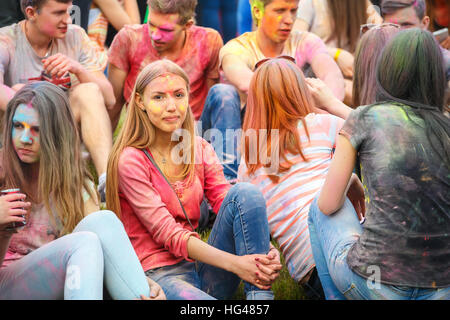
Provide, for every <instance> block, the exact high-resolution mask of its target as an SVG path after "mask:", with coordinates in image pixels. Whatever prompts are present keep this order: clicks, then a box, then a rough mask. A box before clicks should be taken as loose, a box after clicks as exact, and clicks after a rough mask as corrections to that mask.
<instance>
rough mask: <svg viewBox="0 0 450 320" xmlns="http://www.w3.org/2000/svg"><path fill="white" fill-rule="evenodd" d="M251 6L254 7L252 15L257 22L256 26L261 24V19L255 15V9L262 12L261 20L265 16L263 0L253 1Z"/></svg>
mask: <svg viewBox="0 0 450 320" xmlns="http://www.w3.org/2000/svg"><path fill="white" fill-rule="evenodd" d="M250 4H251V6H252V13H253V16H254V18H255V20H256V24H259V19H258V18H257V17H256V16H255V14H254V9H253V8H257V9H258V10H259V12H260V18H261V19H262V16H263V15H264V3H263V2H262V1H261V0H251V1H250Z"/></svg>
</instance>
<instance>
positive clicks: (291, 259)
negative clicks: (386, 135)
mask: <svg viewBox="0 0 450 320" xmlns="http://www.w3.org/2000/svg"><path fill="white" fill-rule="evenodd" d="M313 110H314V103H313V99H312V97H311V95H310V93H309V91H308V88H307V84H306V82H305V79H304V76H303V73H302V72H301V71H300V69H299V68H298V67H297V66H296V64H295V63H293V62H291V61H289V60H287V59H283V58H275V59H270V60H268V61H266V62H264V63H263V64H261V66H260V67H259V68H258V69H257V70H256V72H255V74H254V76H253V78H252V81H251V84H250V89H249V95H248V102H247V112H246V115H245V119H244V125H243V140H242V147H243V157H244V159H243V160H242V161H241V165H240V167H239V175H238V178H239V180H240V181H247V182H251V183H253V184H254V185H256V186H257V187H258V188H259V189H260V190H261V191H262V193H263V195H264V198H265V199H266V205H267V217H268V220H269V228H270V232H271V235H272V237H273V238H274V239H276V241H277V242H278V244H279V245H280V248H281V250H282V252H283V255H284V257H285V259H286V264H287V267H288V270H289V273H290V274H291V276H292V277H293V278H294V279H295V280H296V281H297V282H298V283H299V284H302V285H305V289H306V291H307V292H308V291H309V292H311V291H312V293H313V295H311V297H314V296H321V286H320V282H319V281H318V278H317V276H316V273H315V263H314V259H313V257H312V252H311V246H310V244H309V232H308V224H307V217H308V211H309V206H310V204H311V202H312V201H313V199H314V196H315V195H316V193H317V192H318V191H319V190H320V188H321V187H322V185H323V183H324V181H325V176H326V174H327V172H328V167H329V165H330V163H331V158H332V155H333V150H334V148H335V144H336V137H337V134H338V132H339V130H340V128H341V127H342V125H343V122H344V121H343V120H342V119H340V118H338V117H335V116H333V115H329V114H314V113H311V111H313ZM252 138H254V139H253V140H252ZM262 139H264V140H262ZM254 151H256V154H257V157H256V158H254V157H253V155H254V154H255V152H254ZM269 154H270V155H269Z"/></svg>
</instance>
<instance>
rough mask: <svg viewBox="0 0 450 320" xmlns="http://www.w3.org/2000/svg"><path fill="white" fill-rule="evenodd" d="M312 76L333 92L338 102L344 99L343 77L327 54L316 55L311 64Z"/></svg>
mask: <svg viewBox="0 0 450 320" xmlns="http://www.w3.org/2000/svg"><path fill="white" fill-rule="evenodd" d="M311 67H312V70H313V71H314V74H315V75H316V76H317V77H318V78H319V79H321V80H322V81H323V82H325V84H326V85H327V86H328V87H329V88H330V89H331V90H332V91H333V94H334V95H335V96H336V98H338V99H339V100H340V101H343V100H344V97H345V83H344V77H343V75H342V72H341V70H340V69H339V67H338V65H337V64H336V63H335V62H334V60H333V58H332V57H331V56H330V55H329V54H328V53H318V54H317V55H316V56H315V57H314V59H313V60H312V62H311Z"/></svg>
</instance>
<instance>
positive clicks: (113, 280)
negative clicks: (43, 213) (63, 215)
mask: <svg viewBox="0 0 450 320" xmlns="http://www.w3.org/2000/svg"><path fill="white" fill-rule="evenodd" d="M80 231H90V232H93V233H95V234H96V235H97V236H98V238H99V239H100V243H101V246H102V249H103V255H104V261H105V263H104V264H105V285H106V288H107V289H108V292H109V294H110V295H111V297H112V298H113V299H115V300H119V299H126V300H132V299H139V298H140V296H141V295H144V296H146V297H149V296H150V289H149V285H148V283H147V279H146V277H145V274H144V270H143V269H142V266H141V263H140V262H139V259H138V257H137V255H136V253H135V251H134V249H133V246H132V245H131V242H130V240H129V238H128V235H127V234H126V232H125V229H124V227H123V224H122V222H121V221H120V220H119V219H118V218H117V216H116V215H115V214H114V213H113V212H111V211H97V212H94V213H91V214H90V215H88V216H87V217H85V218H84V219H83V220H81V221H80V223H79V224H78V225H77V226H76V228H75V229H74V232H80Z"/></svg>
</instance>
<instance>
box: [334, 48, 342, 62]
mask: <svg viewBox="0 0 450 320" xmlns="http://www.w3.org/2000/svg"><path fill="white" fill-rule="evenodd" d="M341 52H342V50H341V49H337V50H336V53H335V55H334V61H336V62H337V61H338V59H339V56H340V55H341Z"/></svg>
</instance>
